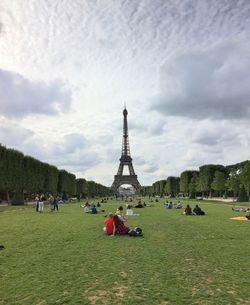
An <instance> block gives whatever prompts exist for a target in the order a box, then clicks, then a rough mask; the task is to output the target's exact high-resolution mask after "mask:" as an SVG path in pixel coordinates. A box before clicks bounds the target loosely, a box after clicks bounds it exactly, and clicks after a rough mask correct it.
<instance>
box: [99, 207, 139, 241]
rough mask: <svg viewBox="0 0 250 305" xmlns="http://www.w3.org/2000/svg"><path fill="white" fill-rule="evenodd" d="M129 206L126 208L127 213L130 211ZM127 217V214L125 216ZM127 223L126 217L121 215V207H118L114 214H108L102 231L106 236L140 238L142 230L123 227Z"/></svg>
mask: <svg viewBox="0 0 250 305" xmlns="http://www.w3.org/2000/svg"><path fill="white" fill-rule="evenodd" d="M131 209H132V208H131V206H127V211H128V210H131ZM127 215H129V214H127ZM125 222H127V219H126V217H125V216H124V215H123V207H122V206H120V207H119V208H118V209H117V210H116V213H115V214H113V213H109V215H108V217H107V218H106V219H105V221H104V224H105V227H104V231H105V233H106V234H107V235H111V236H114V235H130V236H142V230H141V229H140V228H135V229H130V228H129V227H127V226H126V225H125Z"/></svg>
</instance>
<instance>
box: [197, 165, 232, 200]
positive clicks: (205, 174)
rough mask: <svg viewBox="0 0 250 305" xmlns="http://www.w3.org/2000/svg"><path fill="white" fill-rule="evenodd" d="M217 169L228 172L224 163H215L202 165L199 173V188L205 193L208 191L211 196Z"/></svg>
mask: <svg viewBox="0 0 250 305" xmlns="http://www.w3.org/2000/svg"><path fill="white" fill-rule="evenodd" d="M216 171H219V172H226V169H225V167H224V166H223V165H215V164H208V165H203V166H200V173H199V188H200V190H201V191H202V193H203V196H204V193H206V194H207V195H208V194H209V196H210V197H211V196H212V186H211V184H212V182H213V179H214V174H215V172H216Z"/></svg>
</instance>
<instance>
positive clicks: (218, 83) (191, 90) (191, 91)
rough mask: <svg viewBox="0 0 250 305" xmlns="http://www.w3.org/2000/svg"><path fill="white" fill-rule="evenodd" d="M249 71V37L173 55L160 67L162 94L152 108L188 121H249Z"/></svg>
mask: <svg viewBox="0 0 250 305" xmlns="http://www.w3.org/2000/svg"><path fill="white" fill-rule="evenodd" d="M247 46H248V47H247ZM249 70H250V55H249V43H246V37H244V39H236V40H232V41H230V42H228V41H227V42H226V43H223V44H219V45H216V46H213V47H211V48H208V49H206V50H199V51H194V50H190V51H187V52H185V53H180V54H178V55H174V56H173V57H171V58H169V59H168V61H167V62H166V63H165V65H164V66H163V67H162V68H161V88H160V90H161V91H160V95H159V97H158V98H156V102H155V104H154V105H152V108H153V109H155V110H157V111H159V112H160V113H164V114H168V115H173V116H183V117H187V118H198V119H204V118H211V119H234V118H236V119H242V118H248V117H249V115H250V100H249V96H250V87H249V83H250V74H249Z"/></svg>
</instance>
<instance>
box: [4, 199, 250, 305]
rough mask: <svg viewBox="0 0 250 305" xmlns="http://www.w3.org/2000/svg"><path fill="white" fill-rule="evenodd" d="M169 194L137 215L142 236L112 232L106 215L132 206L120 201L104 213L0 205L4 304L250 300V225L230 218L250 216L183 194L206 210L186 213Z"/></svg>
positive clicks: (134, 220) (74, 207) (131, 222)
mask: <svg viewBox="0 0 250 305" xmlns="http://www.w3.org/2000/svg"><path fill="white" fill-rule="evenodd" d="M164 200H165V199H159V202H158V203H153V204H154V206H153V207H147V208H145V209H137V210H136V213H139V214H140V215H139V216H138V217H130V218H129V219H128V222H127V225H128V226H129V227H131V228H133V227H136V226H139V227H141V228H142V229H143V233H144V236H143V237H142V238H132V237H127V236H115V237H110V236H105V234H104V233H103V222H104V219H105V217H104V216H105V215H106V214H107V213H108V212H110V211H115V210H116V208H117V207H118V206H119V205H123V206H124V207H125V203H124V202H120V201H116V200H109V202H108V203H105V204H102V207H101V209H104V210H105V213H100V214H97V215H89V214H84V212H83V209H81V208H80V206H79V203H70V204H63V205H60V206H59V212H58V213H57V212H53V213H51V212H50V211H49V209H48V206H45V211H44V213H41V214H40V213H37V212H35V209H34V207H33V206H8V207H3V206H0V233H1V235H0V236H1V239H0V244H2V245H4V246H5V249H4V250H3V251H0V259H1V265H0V274H1V283H2V284H1V286H0V305H21V304H22V305H24V304H25V305H26V304H30V305H52V304H53V305H54V304H59V305H63V304H65V305H66V304H67V305H68V304H69V305H77V304H96V305H98V304H121V305H123V304H124V305H125V304H126V305H127V304H136V305H137V304H146V305H147V304H148V305H149V304H150V305H154V304H157V305H158V304H159V305H166V304H211V305H215V304H216V305H217V304H222V305H224V304H225V305H226V304H227V305H229V304H231V305H234V304H241V305H244V304H250V293H249V284H250V282H249V271H248V263H249V253H250V243H249V232H250V221H236V220H232V219H231V218H232V217H235V216H240V215H245V213H236V212H233V211H232V204H230V203H224V202H216V201H205V200H203V201H199V202H197V201H191V200H181V201H182V202H183V203H184V205H185V203H186V202H187V201H188V202H190V203H191V206H192V207H194V205H195V204H196V203H198V204H199V205H200V206H201V208H202V209H203V210H205V212H206V214H207V215H205V216H185V215H182V212H183V210H176V209H172V210H167V209H166V208H164V206H163V202H164ZM91 201H92V200H91ZM93 201H94V202H95V203H96V202H97V200H93ZM143 201H144V200H143ZM145 201H146V203H148V199H145ZM173 201H176V200H173ZM233 205H237V206H245V207H250V203H243V204H242V203H236V202H234V203H233Z"/></svg>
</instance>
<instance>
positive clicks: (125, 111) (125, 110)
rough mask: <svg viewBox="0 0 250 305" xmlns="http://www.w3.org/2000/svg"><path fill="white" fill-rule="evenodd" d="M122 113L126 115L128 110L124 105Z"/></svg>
mask: <svg viewBox="0 0 250 305" xmlns="http://www.w3.org/2000/svg"><path fill="white" fill-rule="evenodd" d="M123 115H124V116H125V115H128V110H127V109H126V106H125V107H124V110H123Z"/></svg>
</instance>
